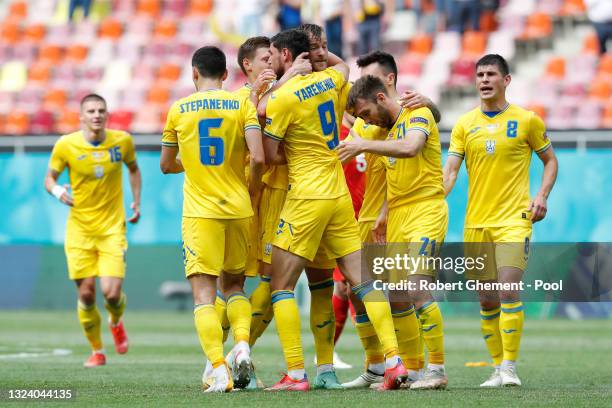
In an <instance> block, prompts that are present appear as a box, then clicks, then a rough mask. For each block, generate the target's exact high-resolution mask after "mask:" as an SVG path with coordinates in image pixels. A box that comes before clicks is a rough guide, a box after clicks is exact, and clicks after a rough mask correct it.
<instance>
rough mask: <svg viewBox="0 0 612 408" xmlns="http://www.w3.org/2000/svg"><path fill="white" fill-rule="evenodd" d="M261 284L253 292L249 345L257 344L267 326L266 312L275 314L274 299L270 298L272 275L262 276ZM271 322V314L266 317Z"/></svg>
mask: <svg viewBox="0 0 612 408" xmlns="http://www.w3.org/2000/svg"><path fill="white" fill-rule="evenodd" d="M260 279H261V280H260V281H259V285H257V287H256V288H255V290H254V291H253V293H252V294H251V330H250V332H251V337H250V339H249V345H250V346H252V345H253V344H255V341H257V339H258V338H259V336H261V334H262V333H263V332H264V330H265V329H266V327H268V324H267V323H263V320H264V318H265V317H266V313H269V314H272V315H273V314H274V312H273V311H272V301H271V300H270V277H269V276H263V275H262V276H261V277H260ZM266 320H267V321H268V323H269V322H270V319H269V316H268V319H266Z"/></svg>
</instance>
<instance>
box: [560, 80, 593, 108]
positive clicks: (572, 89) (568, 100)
mask: <svg viewBox="0 0 612 408" xmlns="http://www.w3.org/2000/svg"><path fill="white" fill-rule="evenodd" d="M585 97H586V87H585V86H584V85H583V84H580V83H573V82H566V83H565V84H564V85H563V88H562V90H561V97H560V98H559V103H562V104H568V105H579V104H580V103H581V102H582V101H583V100H584V99H585Z"/></svg>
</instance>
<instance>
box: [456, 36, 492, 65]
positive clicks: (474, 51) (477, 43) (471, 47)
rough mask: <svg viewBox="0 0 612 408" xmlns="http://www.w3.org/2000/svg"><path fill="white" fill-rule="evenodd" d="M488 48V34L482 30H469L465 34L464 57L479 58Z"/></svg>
mask: <svg viewBox="0 0 612 408" xmlns="http://www.w3.org/2000/svg"><path fill="white" fill-rule="evenodd" d="M486 48H487V35H486V34H485V33H483V32H480V31H468V32H466V33H465V34H464V35H463V55H462V57H463V58H466V59H474V60H477V59H478V58H480V57H481V56H483V55H484V53H485V50H486Z"/></svg>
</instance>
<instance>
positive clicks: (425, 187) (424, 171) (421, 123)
mask: <svg viewBox="0 0 612 408" xmlns="http://www.w3.org/2000/svg"><path fill="white" fill-rule="evenodd" d="M412 130H418V131H421V132H423V133H424V134H425V136H426V141H425V146H424V147H423V149H421V151H420V152H419V153H418V154H417V155H416V156H415V157H408V158H401V159H400V158H394V157H387V160H386V161H385V164H386V168H387V201H388V203H389V208H394V207H398V206H402V205H407V204H412V203H414V202H417V201H423V200H427V199H432V198H442V199H444V185H443V184H442V147H441V145H440V135H439V133H438V126H437V125H436V121H435V120H434V118H433V115H432V113H431V111H430V110H429V108H418V109H414V110H411V109H402V111H401V112H400V114H399V117H398V118H397V120H396V121H395V124H394V125H393V127H392V128H391V131H390V132H389V138H390V139H395V140H400V139H404V138H405V137H406V133H408V132H409V131H412Z"/></svg>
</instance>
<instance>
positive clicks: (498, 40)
mask: <svg viewBox="0 0 612 408" xmlns="http://www.w3.org/2000/svg"><path fill="white" fill-rule="evenodd" d="M485 53H486V54H499V55H501V56H502V57H504V58H505V59H506V60H508V61H512V60H513V59H514V55H515V54H516V42H515V41H514V36H513V35H512V33H511V32H510V31H495V32H493V33H491V34H490V36H489V41H488V44H487V49H486V51H485Z"/></svg>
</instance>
